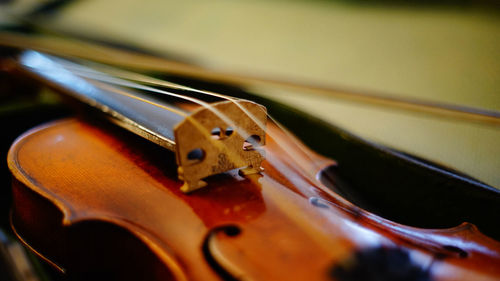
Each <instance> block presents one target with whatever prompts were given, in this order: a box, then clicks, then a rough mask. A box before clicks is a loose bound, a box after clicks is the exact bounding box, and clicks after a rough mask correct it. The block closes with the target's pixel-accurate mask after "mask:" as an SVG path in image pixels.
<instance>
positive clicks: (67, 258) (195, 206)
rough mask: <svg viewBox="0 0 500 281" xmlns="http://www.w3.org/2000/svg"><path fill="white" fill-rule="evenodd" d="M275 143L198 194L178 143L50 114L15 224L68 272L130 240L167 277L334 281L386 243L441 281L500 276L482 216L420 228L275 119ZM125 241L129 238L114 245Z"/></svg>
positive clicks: (499, 248) (20, 165) (16, 150)
mask: <svg viewBox="0 0 500 281" xmlns="http://www.w3.org/2000/svg"><path fill="white" fill-rule="evenodd" d="M265 150H266V160H265V161H264V163H263V168H264V169H265V170H264V172H263V173H262V174H261V175H258V174H257V175H250V176H248V177H246V178H243V177H241V176H239V175H238V173H237V172H236V171H232V172H230V173H226V174H224V175H218V176H214V177H212V178H210V179H209V180H208V184H209V185H208V187H207V188H205V189H202V190H198V191H196V192H193V193H191V194H189V195H186V194H183V193H181V192H180V191H179V187H180V186H181V185H182V182H180V181H179V180H177V176H176V173H175V171H176V166H175V157H174V155H173V153H171V152H169V151H166V150H164V149H162V148H160V147H158V146H156V145H154V144H150V143H147V142H146V141H144V140H142V139H140V138H138V137H136V136H134V135H131V134H130V133H127V132H124V131H123V130H121V129H118V128H115V127H114V126H112V125H108V124H102V123H100V122H96V121H84V120H78V119H68V120H64V121H60V122H56V123H52V124H48V125H46V126H42V127H39V128H37V129H34V130H32V131H30V132H28V133H26V134H25V135H24V136H22V137H20V138H19V139H18V141H17V142H16V143H15V144H14V145H13V147H12V148H11V150H10V153H9V158H8V161H9V167H10V169H11V171H12V173H13V175H14V178H15V181H14V199H15V200H14V201H15V207H14V210H13V217H12V221H13V226H14V227H15V229H16V230H17V232H18V234H19V235H20V237H22V238H23V239H24V240H25V242H26V243H27V244H29V245H30V246H32V247H33V248H34V249H35V250H36V251H38V253H39V254H40V255H43V256H45V257H46V258H48V259H50V260H51V261H52V262H54V263H55V264H57V265H58V266H60V267H61V268H65V269H68V271H70V270H72V269H74V270H79V271H80V272H84V271H85V270H86V268H85V267H84V266H83V268H82V265H81V264H82V263H83V264H86V263H85V262H86V261H85V259H96V260H99V255H103V256H106V257H107V256H111V257H112V256H113V255H112V254H107V253H106V251H117V253H121V252H122V251H125V250H126V249H127V248H129V247H130V248H131V249H132V250H130V251H129V252H127V253H128V254H130V253H134V254H133V255H132V256H121V257H120V256H119V255H118V256H117V255H114V256H115V258H116V259H117V260H128V262H129V263H130V264H135V265H136V267H138V268H139V269H138V270H139V271H140V268H142V266H144V268H147V269H148V272H149V275H148V276H150V277H151V278H156V279H158V280H161V279H166V278H170V277H172V276H173V277H172V278H174V279H176V280H219V279H221V275H220V274H222V275H224V274H225V273H221V272H226V273H229V275H231V276H232V277H235V278H238V279H246V280H331V279H329V278H330V277H329V275H328V272H329V271H330V270H331V268H332V267H333V266H335V265H336V264H338V263H342V262H345V260H346V259H348V258H349V257H350V256H351V255H352V253H353V252H354V251H357V250H362V249H365V248H370V247H379V246H384V247H400V248H402V249H405V250H407V251H409V252H410V254H411V257H412V258H413V260H414V262H415V263H416V264H418V265H420V266H421V267H422V268H426V269H427V270H428V271H429V273H430V275H431V276H432V278H433V279H435V280H498V279H499V278H500V266H499V265H500V244H499V243H498V242H496V241H494V240H492V239H489V238H487V237H485V236H483V235H482V234H481V233H479V232H478V231H477V229H475V228H474V226H472V225H469V224H464V225H462V226H460V227H457V228H455V229H448V230H424V229H416V228H410V227H405V226H401V225H397V224H395V223H391V222H389V221H386V220H383V219H382V218H379V217H376V216H374V215H372V214H369V213H367V212H364V211H363V210H360V209H358V208H356V207H355V206H352V205H351V204H349V203H348V202H346V201H345V200H343V199H342V198H340V197H338V196H337V195H336V194H334V193H333V192H331V191H330V190H328V189H326V188H325V187H324V186H322V185H321V183H319V182H318V181H317V180H316V174H317V173H318V172H319V170H320V169H321V168H322V167H325V166H326V165H329V164H332V163H333V162H332V161H331V160H328V159H324V158H322V157H320V156H317V155H315V154H313V153H311V152H309V151H307V150H306V149H305V148H304V147H302V146H301V148H300V149H299V148H298V147H297V144H296V142H295V141H294V140H292V139H291V138H290V137H288V136H286V135H285V134H283V133H282V132H281V131H279V130H277V128H276V127H275V126H270V128H268V138H267V145H266V146H265ZM228 226H233V228H231V227H229V228H228ZM235 228H237V229H238V230H239V231H232V230H234V229H235ZM75 230H78V231H75ZM113 234H116V236H113ZM78 236H79V237H78ZM82 236H84V237H82ZM75 237H78V239H76V240H75ZM101 237H102V240H101V241H100V238H101ZM82 241H83V242H82ZM103 241H104V242H103ZM117 241H119V243H121V242H123V244H121V245H117V246H116V245H114V246H109V245H110V244H116V243H118V242H117ZM76 242H80V243H76ZM75 243H76V244H78V245H75ZM119 243H118V244H119ZM96 245H102V253H101V254H99V249H95V248H96ZM86 248H87V249H94V250H92V251H86ZM97 248H98V247H97ZM75 252H76V253H80V254H82V253H85V254H86V255H85V259H84V257H83V254H82V255H80V257H77V258H75V257H74V255H73V256H72V255H71V254H72V253H73V254H74V253H75ZM115 254H116V252H115ZM87 263H88V264H89V266H90V265H92V262H88V261H87ZM78 264H80V265H78ZM112 266H113V265H112V263H111V264H110V265H109V267H111V268H112ZM214 267H215V268H217V267H218V268H219V269H218V270H215V269H214ZM87 269H88V268H87ZM165 269H168V270H165ZM122 270H124V271H125V272H126V269H122ZM151 272H153V273H151ZM124 276H127V275H126V274H125V275H124ZM131 276H133V275H130V276H128V277H130V278H132V277H131Z"/></svg>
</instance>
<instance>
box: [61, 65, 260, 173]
mask: <svg viewBox="0 0 500 281" xmlns="http://www.w3.org/2000/svg"><path fill="white" fill-rule="evenodd" d="M60 63H61V64H62V65H63V67H64V68H66V69H67V70H70V71H71V72H72V73H73V74H75V75H80V76H82V77H85V78H87V79H92V80H95V81H100V82H105V83H109V84H114V85H120V86H124V87H128V88H134V89H138V90H144V91H150V92H155V93H158V94H163V95H168V96H174V97H177V98H181V99H185V100H188V101H191V102H193V103H197V104H199V105H201V106H203V107H204V108H207V109H208V110H210V111H212V112H213V113H214V114H216V115H217V116H218V117H219V118H221V119H222V120H223V122H225V123H226V124H228V125H229V126H232V127H233V128H237V126H236V124H234V123H233V122H232V121H231V120H230V119H229V118H228V117H227V116H226V115H224V114H222V113H221V112H220V111H219V110H217V109H216V108H214V107H213V106H211V105H210V104H208V103H206V102H204V101H202V100H199V99H196V98H192V97H186V96H183V95H178V94H174V93H170V92H166V91H162V90H159V89H155V88H151V87H148V86H144V85H140V84H137V83H133V82H130V81H126V80H122V79H118V78H113V77H107V78H103V77H105V76H103V75H102V74H99V73H98V72H95V71H86V72H85V71H84V72H79V71H78V70H77V69H79V70H81V69H84V70H85V68H83V67H80V66H78V65H76V64H72V65H73V67H68V66H69V65H70V64H69V63H66V62H64V61H60ZM75 68H76V69H75ZM92 72H93V74H94V75H92V74H90V73H92ZM94 83H95V82H94ZM99 86H100V87H101V88H107V90H110V91H113V92H114V93H117V94H120V95H124V96H127V97H131V98H134V99H136V100H139V101H141V102H147V103H148V104H151V105H153V106H156V107H160V108H162V109H170V108H168V107H166V106H164V105H162V104H159V103H156V102H153V101H150V100H146V99H142V98H139V97H136V96H134V95H132V94H130V93H127V92H126V91H123V90H119V89H118V88H116V87H110V86H106V84H102V83H100V85H99ZM179 112H182V111H179ZM181 116H183V117H186V120H188V121H189V122H191V123H192V124H193V125H194V126H195V127H196V128H197V129H198V130H199V131H200V132H201V133H202V134H203V136H204V137H206V138H207V139H208V140H209V141H210V142H211V143H212V144H213V145H214V146H215V147H217V148H218V149H219V150H220V151H225V152H227V153H226V154H227V155H228V157H229V158H230V160H231V161H232V162H233V163H234V164H235V165H237V166H240V167H241V166H244V163H245V161H244V160H243V159H242V157H241V156H240V155H238V153H236V152H235V151H233V149H229V148H228V147H227V146H225V145H224V144H222V143H221V142H218V141H217V140H215V139H213V138H212V137H211V132H209V131H208V130H207V129H206V128H205V127H204V126H203V125H201V123H199V122H198V121H197V120H195V119H194V118H192V117H191V116H190V115H188V114H185V113H183V112H182V114H181ZM239 132H240V134H241V133H242V132H243V135H247V134H248V133H247V132H245V131H244V130H239ZM256 151H257V152H258V153H263V152H261V151H259V150H256Z"/></svg>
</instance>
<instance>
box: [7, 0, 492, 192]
mask: <svg viewBox="0 0 500 281" xmlns="http://www.w3.org/2000/svg"><path fill="white" fill-rule="evenodd" d="M3 2H5V3H4V4H3V7H4V9H2V10H3V12H2V13H3V14H10V15H12V14H16V15H24V16H25V17H28V18H30V19H31V20H35V21H36V22H38V23H43V25H44V26H45V27H47V28H48V29H50V30H52V31H55V32H60V33H63V34H72V35H78V36H80V37H81V38H90V39H92V40H96V41H106V42H114V43H118V44H120V45H127V46H133V47H134V48H138V49H141V50H145V51H147V52H149V53H152V54H157V55H161V56H164V57H168V58H171V59H174V60H178V61H183V62H188V63H192V64H195V65H198V66H202V67H204V68H206V69H212V70H217V71H223V72H228V73H234V74H238V75H248V76H253V77H260V78H264V79H279V80H286V81H293V82H294V83H305V84H311V85H316V86H319V87H327V88H331V89H333V90H336V91H338V92H339V93H351V92H352V93H362V94H368V95H376V96H382V97H385V98H391V99H392V98H395V99H402V100H404V101H409V102H417V103H421V102H424V103H426V104H427V103H428V104H437V105H439V106H440V105H443V106H447V107H453V108H458V109H460V110H462V109H463V110H466V111H474V112H479V113H481V114H486V115H488V116H493V117H494V118H496V120H497V121H496V122H493V123H492V122H481V121H480V120H479V121H478V120H468V119H467V118H454V117H453V116H451V117H450V116H443V115H439V114H432V113H429V112H425V111H423V112H419V111H418V110H417V111H416V110H408V109H405V108H404V107H397V106H396V107H393V106H384V105H379V104H374V103H366V102H363V101H359V100H356V99H350V98H348V97H347V98H346V97H345V96H338V95H335V94H333V95H332V94H325V93H322V94H318V93H311V92H304V91H300V90H297V89H291V88H286V87H265V89H264V88H262V89H260V88H258V87H257V88H256V89H252V90H253V91H254V92H256V93H259V94H262V95H265V96H267V97H269V98H272V99H275V100H278V101H281V102H283V103H286V104H290V105H293V106H296V107H298V108H300V109H302V110H305V111H307V112H309V113H311V114H313V115H315V116H318V117H320V118H322V119H324V120H327V121H328V122H331V123H333V124H336V125H338V126H340V127H342V128H345V129H347V130H349V131H351V132H353V133H355V134H357V135H359V136H361V137H363V138H365V139H368V140H371V141H374V142H377V143H380V144H383V145H387V146H389V147H393V148H396V149H399V150H401V151H404V152H408V153H411V154H415V155H418V156H421V157H424V158H427V159H430V160H433V161H435V162H438V163H441V164H443V165H445V166H448V167H451V168H454V169H457V170H460V171H463V172H465V173H467V174H469V175H471V176H473V177H475V178H477V179H479V180H481V181H483V182H485V183H487V184H490V185H492V186H495V187H497V188H499V187H500V129H499V125H498V124H499V123H498V120H499V119H498V118H500V113H499V112H500V91H499V86H500V79H499V75H500V13H499V9H498V8H499V4H498V2H496V1H440V3H436V2H435V1H396V0H395V1H347V0H345V1H326V0H325V1H320V0H316V1H300V0H292V1H284V0H271V1H261V0H254V1H247V0H241V1H230V0H212V1H201V0H189V1H165V0H161V1H160V0H150V1H132V0H107V1H98V0H87V1H45V2H41V1H15V0H12V1H3ZM4 18H6V19H8V18H9V17H8V16H4ZM7 21H8V20H7Z"/></svg>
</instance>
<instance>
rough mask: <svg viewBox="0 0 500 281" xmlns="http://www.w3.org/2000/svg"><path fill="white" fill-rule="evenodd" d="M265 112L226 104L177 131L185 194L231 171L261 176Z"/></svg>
mask: <svg viewBox="0 0 500 281" xmlns="http://www.w3.org/2000/svg"><path fill="white" fill-rule="evenodd" d="M266 120H267V111H266V108H265V107H263V106H261V105H259V104H256V103H254V102H251V101H246V100H238V101H223V102H217V103H213V104H210V107H206V108H200V109H198V110H196V111H195V112H193V113H192V114H191V115H189V116H188V117H187V118H186V119H184V120H183V121H182V122H180V123H179V124H177V125H176V126H175V128H174V135H175V143H176V159H177V165H178V175H179V179H181V180H183V181H184V185H183V186H182V187H181V191H183V192H186V193H187V192H191V191H194V190H196V189H199V188H201V187H204V186H205V185H206V182H204V181H203V180H202V179H204V178H206V177H208V176H211V175H216V174H220V173H223V172H226V171H229V170H232V169H242V170H241V171H242V172H243V174H251V173H258V172H260V171H261V163H262V161H263V160H264V150H263V149H261V148H259V147H260V146H262V145H264V144H265V124H266Z"/></svg>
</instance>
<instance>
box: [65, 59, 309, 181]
mask: <svg viewBox="0 0 500 281" xmlns="http://www.w3.org/2000/svg"><path fill="white" fill-rule="evenodd" d="M71 68H72V70H73V71H75V72H78V73H79V74H80V75H82V76H85V77H87V78H91V79H97V80H101V81H102V80H106V81H104V82H108V83H118V84H119V85H121V86H126V87H131V88H135V89H139V90H145V91H149V92H155V93H160V94H167V95H171V96H174V97H177V98H181V99H185V100H188V101H190V102H193V103H197V104H200V105H202V106H204V107H209V104H207V103H205V102H203V101H202V100H199V99H196V98H192V97H187V96H184V95H178V94H174V93H170V92H166V93H164V91H161V90H159V89H156V88H151V87H147V86H144V85H141V84H137V83H131V82H129V81H126V80H123V79H127V80H133V81H137V82H142V83H145V84H150V85H155V86H163V87H169V88H174V89H179V90H185V91H192V92H195V93H199V94H202V95H209V96H213V97H218V98H221V99H224V100H228V101H230V102H232V103H234V104H235V105H236V106H237V107H238V108H239V109H240V110H242V111H243V113H244V114H246V115H247V116H248V117H249V118H250V119H252V121H254V122H255V123H256V124H257V126H259V127H260V128H261V129H263V130H265V125H264V124H262V122H260V120H258V119H257V118H256V117H255V116H254V115H253V114H252V113H251V112H249V111H248V110H247V109H246V108H244V107H243V106H242V105H241V104H239V103H238V102H237V99H235V98H233V97H230V96H227V95H222V94H218V93H214V92H210V91H204V90H198V89H195V88H191V87H187V86H183V85H179V84H176V83H172V82H168V81H164V80H160V79H157V78H153V77H150V76H146V75H142V74H138V73H134V72H130V71H125V70H118V69H115V68H111V67H103V68H105V69H106V70H105V72H107V73H109V74H110V75H114V76H116V77H119V78H123V79H117V78H112V77H108V78H105V79H104V78H102V77H103V75H102V73H100V72H98V71H95V70H93V69H89V68H83V67H80V66H79V65H77V64H74V67H71ZM110 72H111V73H110ZM127 82H128V83H127ZM210 108H211V107H210ZM214 110H216V109H214ZM216 111H218V110H216ZM214 113H215V112H214ZM218 113H219V114H217V115H218V116H219V117H220V116H224V114H223V113H221V112H220V111H219V112H218ZM267 116H268V117H269V118H270V119H271V121H272V122H273V123H274V124H276V125H277V126H278V128H280V129H281V131H282V132H284V133H285V134H286V135H287V137H289V139H291V140H292V142H293V143H294V145H295V147H296V148H298V149H299V150H300V151H301V152H302V157H305V158H306V159H305V160H309V161H303V160H304V159H298V158H299V157H300V156H299V155H295V154H294V153H291V152H293V149H292V148H291V147H290V146H289V145H288V144H286V143H285V142H278V145H279V146H281V149H282V150H283V151H284V152H287V154H288V155H290V156H291V157H292V158H293V159H294V160H295V162H296V163H297V164H298V165H299V166H301V168H302V170H303V171H305V172H307V174H308V175H313V176H314V175H315V171H316V170H315V169H313V171H308V169H306V168H305V165H304V164H303V163H306V162H309V163H313V164H314V166H315V168H318V167H319V166H317V164H316V162H315V161H313V159H312V158H311V157H310V155H309V154H310V152H309V151H307V150H306V149H305V147H304V146H303V145H302V143H300V141H298V140H297V138H296V137H295V136H293V135H292V133H291V132H290V131H288V130H286V129H285V128H284V126H283V125H281V124H280V123H279V122H278V121H276V120H275V119H274V118H272V117H271V116H270V115H269V114H267ZM221 119H223V121H225V123H226V124H228V122H227V121H228V120H229V118H227V116H226V118H221ZM224 119H225V120H224ZM230 123H233V122H231V121H230ZM230 126H232V127H234V128H236V126H235V125H234V124H232V125H230ZM245 135H248V134H247V133H245ZM268 135H269V136H270V137H271V138H275V139H277V137H276V136H275V135H274V133H271V132H269V131H268Z"/></svg>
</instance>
